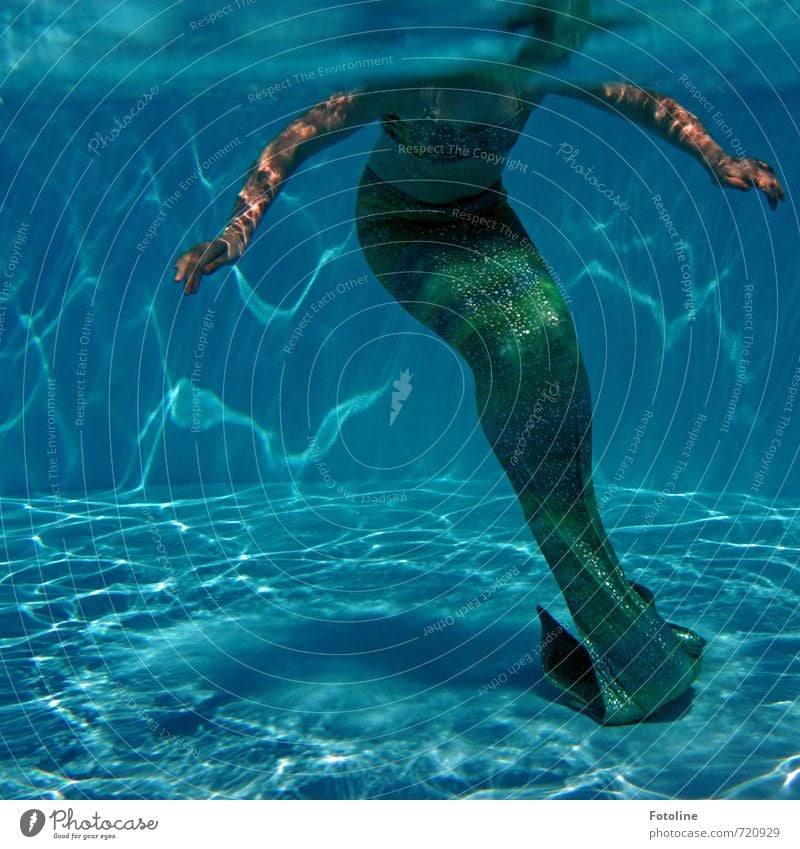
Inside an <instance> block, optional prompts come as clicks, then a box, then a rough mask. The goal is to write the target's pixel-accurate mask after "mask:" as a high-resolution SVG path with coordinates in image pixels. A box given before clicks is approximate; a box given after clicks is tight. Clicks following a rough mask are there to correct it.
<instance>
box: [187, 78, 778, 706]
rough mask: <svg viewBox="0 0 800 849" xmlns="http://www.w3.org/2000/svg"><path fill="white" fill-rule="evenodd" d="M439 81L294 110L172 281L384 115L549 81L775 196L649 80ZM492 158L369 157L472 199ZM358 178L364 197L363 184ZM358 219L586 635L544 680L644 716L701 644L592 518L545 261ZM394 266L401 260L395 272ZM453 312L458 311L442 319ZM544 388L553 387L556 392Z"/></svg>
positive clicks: (740, 183) (235, 245)
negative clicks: (471, 400)
mask: <svg viewBox="0 0 800 849" xmlns="http://www.w3.org/2000/svg"><path fill="white" fill-rule="evenodd" d="M451 82H452V84H448V85H447V86H446V87H444V86H422V87H414V88H411V87H410V88H404V89H396V90H391V91H364V92H360V93H357V92H350V93H344V94H336V95H334V96H332V97H331V98H329V99H328V100H326V101H324V102H322V103H320V104H317V105H316V106H315V107H313V108H312V109H310V110H309V111H307V112H306V113H304V114H303V115H301V116H300V117H298V118H296V119H295V120H294V121H292V122H291V123H290V124H289V125H288V126H287V127H286V128H285V129H284V130H283V132H281V133H280V134H279V135H278V136H277V137H276V138H275V139H274V140H273V141H272V142H271V143H270V144H269V145H268V146H267V147H266V148H265V149H264V151H263V152H262V154H261V156H260V157H259V159H258V160H257V162H256V163H255V165H254V166H253V168H252V170H251V171H250V174H249V176H248V179H247V181H246V183H245V185H244V187H243V188H242V190H241V192H240V193H239V197H238V198H237V201H236V204H235V206H234V211H233V215H232V217H231V219H230V221H229V223H228V224H227V226H226V227H225V228H224V230H223V231H222V233H220V235H219V236H218V237H217V238H216V239H213V240H211V241H209V242H201V243H199V244H197V245H195V246H194V247H192V248H191V249H190V250H188V251H187V252H186V253H184V254H183V255H181V256H180V257H179V258H178V260H177V262H176V263H175V268H176V270H177V273H176V276H175V280H176V281H177V282H180V283H183V288H184V294H186V295H191V294H194V293H195V292H197V290H198V287H199V285H200V283H201V281H202V278H203V276H204V275H207V274H212V273H213V272H214V271H216V270H218V269H219V268H221V267H222V266H223V265H227V264H230V263H233V262H236V260H238V259H239V258H240V257H241V255H242V253H243V252H244V250H245V248H246V247H247V244H248V243H249V241H250V239H251V238H252V235H253V233H254V231H255V229H256V227H257V226H258V224H259V222H260V221H261V219H262V218H263V216H264V214H265V212H266V210H267V209H268V208H269V206H270V205H271V204H272V202H273V201H274V199H275V197H276V196H277V194H278V193H279V192H280V190H281V188H282V186H283V185H284V184H285V182H286V181H287V180H288V179H289V177H290V176H291V174H292V173H293V172H294V170H295V169H296V168H297V167H298V166H299V165H300V164H302V162H303V161H305V159H307V158H308V157H309V156H310V155H312V154H313V153H315V152H317V151H319V150H321V149H324V148H325V147H327V146H329V145H332V144H335V143H336V142H337V141H339V140H341V139H342V138H345V137H346V136H348V135H350V134H351V133H353V132H355V131H356V130H358V129H359V128H360V127H363V126H365V125H367V124H369V123H370V122H372V121H373V120H376V119H378V118H384V117H387V118H391V120H399V121H400V122H401V123H402V122H403V121H414V120H433V121H447V122H449V123H450V124H451V125H458V124H460V122H464V123H466V124H471V125H477V126H478V128H480V127H487V126H495V125H498V124H502V122H504V121H507V119H509V117H510V116H514V115H516V114H517V113H518V112H521V113H522V115H521V116H520V117H524V116H525V115H527V114H529V113H530V111H531V110H533V109H534V108H535V107H536V105H537V104H539V103H540V102H541V101H542V99H543V98H544V97H545V96H547V94H558V95H561V96H567V97H573V98H578V99H580V100H582V101H584V102H586V103H589V104H591V105H593V106H596V107H598V108H601V109H604V110H610V111H611V112H612V113H614V114H618V115H621V116H622V117H625V118H627V119H629V120H632V121H634V122H635V123H637V124H639V125H641V126H643V127H646V128H647V129H648V130H650V131H652V132H653V133H654V134H656V135H657V136H659V137H661V138H663V139H665V140H667V141H669V142H670V143H672V144H674V145H676V146H677V147H679V148H680V149H681V150H684V151H686V152H687V153H689V154H691V155H692V156H694V157H695V158H696V159H697V160H698V161H699V162H700V163H701V164H702V165H703V166H704V167H705V168H706V169H707V170H708V171H709V173H710V174H711V176H712V178H713V179H714V180H715V181H716V182H718V183H719V184H720V185H721V186H725V187H731V188H735V189H739V190H741V191H748V190H749V189H751V188H757V189H758V190H760V191H762V192H763V193H764V194H765V196H766V197H767V200H768V202H769V204H770V206H771V207H772V208H773V209H774V208H775V207H776V206H777V205H778V203H779V201H781V200H783V199H784V192H783V189H782V187H781V185H780V183H779V182H778V179H777V177H776V176H775V174H774V172H773V171H772V169H771V168H770V167H769V165H767V164H766V163H764V162H761V161H760V160H757V159H742V158H735V157H732V156H730V155H728V154H727V153H725V151H724V150H723V149H722V148H721V147H720V146H719V145H718V144H717V143H716V142H715V141H714V139H713V138H712V137H711V136H710V134H709V133H708V131H707V130H706V129H705V128H704V127H703V125H702V124H701V122H700V121H699V120H698V119H697V117H696V116H694V115H692V114H691V113H690V112H688V111H687V110H686V109H685V108H684V107H682V106H681V105H680V104H678V103H677V102H676V101H674V100H672V99H671V98H669V97H666V96H663V95H660V94H657V93H655V92H651V91H646V90H644V89H641V88H638V87H636V86H631V85H626V84H619V83H608V84H604V85H602V86H599V87H597V88H594V89H591V90H589V91H586V90H578V89H566V88H564V89H559V90H558V91H557V92H541V91H523V92H518V91H515V89H514V88H513V87H512V86H510V85H508V84H504V83H502V82H498V83H496V84H487V82H486V81H485V80H460V81H451ZM456 82H457V84H456ZM503 162H504V160H503V159H502V158H499V160H498V161H495V162H489V161H488V160H487V159H480V158H474V157H469V158H464V159H460V160H458V161H454V162H444V163H441V162H434V161H431V160H426V159H424V158H420V157H419V156H417V155H414V154H411V153H408V152H404V151H402V150H400V149H399V146H398V145H390V144H387V142H386V140H385V139H383V140H381V141H379V143H378V144H377V145H376V147H375V149H374V150H373V152H372V155H371V157H370V160H369V167H370V169H371V170H372V172H374V174H375V175H377V177H378V178H379V180H380V181H381V185H386V184H388V185H393V184H394V185H397V186H398V187H399V188H401V189H402V191H403V192H405V193H406V195H407V196H408V195H411V196H412V197H414V198H416V199H418V200H420V201H423V202H426V203H429V204H432V205H434V204H449V203H452V202H455V201H457V200H460V199H463V200H464V203H465V204H468V203H469V202H470V200H471V199H478V200H477V201H476V202H478V203H482V202H484V201H482V200H480V199H481V198H484V197H485V196H486V195H489V196H490V198H491V197H492V196H493V193H491V192H486V190H487V189H489V188H490V187H493V186H495V184H496V183H497V182H498V180H499V178H500V175H501V173H502V171H503ZM371 185H373V186H374V183H372V184H371ZM362 190H363V191H362V193H363V194H364V195H365V196H366V195H369V191H370V189H369V187H368V186H367V187H362ZM494 194H497V193H494ZM367 200H368V198H367ZM491 211H492V214H494V215H496V216H498V217H500V218H501V219H502V220H503V223H504V224H505V226H506V228H507V230H506V232H516V233H517V236H518V239H516V240H515V243H516V244H524V243H526V242H528V243H529V244H530V242H529V241H528V239H527V236H526V234H525V231H524V229H523V227H522V224H521V222H520V221H519V220H518V218H517V217H516V216H515V215H514V214H513V211H512V210H511V208H510V207H509V206H508V205H507V204H505V202H504V201H503V202H500V201H497V203H495V204H494V206H492V207H491ZM358 223H359V238H360V239H361V242H362V247H363V248H364V252H365V256H366V257H367V260H368V262H369V263H370V266H371V268H372V270H373V272H374V273H375V276H376V277H377V278H378V279H379V280H380V282H381V284H382V285H384V287H385V288H387V290H388V291H389V292H390V293H391V294H392V295H393V296H394V297H395V299H396V300H397V301H398V302H399V303H400V304H402V306H403V307H404V308H405V309H406V310H407V311H408V312H409V313H410V314H411V315H412V316H413V317H414V318H416V319H417V320H419V321H420V322H421V323H423V324H424V325H426V326H427V327H429V328H431V329H433V330H434V331H435V332H436V333H438V334H439V335H440V336H442V338H443V339H445V341H447V342H448V343H449V344H451V345H452V347H453V348H455V349H456V350H457V351H459V353H461V354H462V356H463V357H464V358H465V360H466V361H467V363H468V365H469V366H470V368H472V370H473V373H474V374H475V377H476V390H477V394H478V401H479V404H478V408H479V410H481V411H482V413H481V426H482V428H483V430H484V432H485V433H486V435H487V438H488V439H489V443H490V445H491V446H492V449H493V451H494V452H495V454H496V456H497V457H498V459H499V461H500V462H501V464H502V465H503V467H504V469H505V471H506V474H507V475H508V476H509V479H510V480H511V482H512V484H513V485H514V487H515V490H516V491H517V495H518V498H519V503H520V506H521V508H522V511H523V514H524V516H525V520H526V523H527V524H528V526H529V527H530V528H531V531H532V532H533V534H534V536H535V537H536V540H537V542H538V543H539V546H540V548H541V550H542V551H543V553H544V556H545V559H546V560H547V563H548V565H549V566H550V568H551V570H552V572H553V574H554V576H555V578H556V580H557V581H558V583H559V585H560V586H561V589H562V592H563V593H564V597H565V599H566V601H567V604H568V606H569V609H570V613H571V615H572V618H573V621H574V622H575V624H576V626H577V628H578V630H579V632H580V634H581V636H582V637H583V641H584V643H583V645H581V644H580V643H579V642H578V641H576V640H575V639H574V638H573V637H570V636H569V635H567V634H566V633H565V632H563V630H561V629H560V627H559V628H558V629H557V631H556V632H555V633H557V634H558V635H560V636H558V637H557V638H556V640H555V641H554V642H553V643H552V646H551V648H550V649H549V650H548V651H547V652H545V651H544V650H543V653H542V659H543V665H544V666H545V671H546V673H549V674H548V677H549V679H550V680H551V681H553V682H554V683H555V684H556V686H558V687H559V688H560V689H562V690H564V691H565V692H567V693H571V694H572V695H573V696H574V698H575V700H576V701H577V702H578V703H579V704H582V705H584V706H588V705H593V708H592V713H593V715H594V716H595V718H600V719H601V721H604V722H609V723H627V722H634V721H638V720H639V719H641V718H643V717H645V716H649V715H650V714H652V713H653V712H654V711H655V710H657V709H658V708H659V707H660V706H661V705H663V704H664V703H665V702H667V701H669V700H670V699H672V698H674V697H676V696H678V695H680V694H681V693H683V692H685V691H686V690H687V689H688V687H689V686H690V685H691V683H692V681H693V680H694V679H695V677H696V675H697V672H698V669H699V659H700V654H701V651H702V644H703V640H702V639H701V638H700V637H698V636H697V635H695V634H693V633H692V632H691V631H689V630H688V629H683V628H679V627H678V626H670V625H668V624H667V623H666V622H664V620H663V619H661V617H660V616H659V615H658V614H657V613H656V610H655V606H654V604H653V602H652V597H651V595H650V594H649V593H648V591H647V590H644V589H643V588H640V587H637V586H636V585H633V584H631V582H630V581H629V580H628V579H627V578H626V576H625V574H624V572H623V570H622V568H621V565H620V563H619V560H618V559H617V557H616V554H615V553H614V551H613V548H612V547H611V544H610V542H609V540H608V537H607V534H606V532H605V530H604V528H603V526H602V522H601V519H600V515H599V513H598V510H597V505H596V502H595V497H594V491H593V488H592V483H591V399H590V393H589V386H588V378H587V376H586V371H585V368H584V365H583V362H582V359H581V356H580V351H579V349H578V344H577V337H576V335H575V332H574V326H573V324H572V319H571V316H570V315H569V311H568V309H567V307H566V305H565V304H564V303H563V301H562V300H561V298H560V295H559V294H558V291H557V289H556V287H555V285H554V284H552V281H550V280H549V279H548V277H547V272H546V270H545V269H544V267H543V266H542V265H541V263H540V258H539V259H537V258H536V256H535V255H534V253H532V252H530V251H528V252H519V251H516V252H515V251H514V250H509V249H508V245H510V244H511V242H510V241H509V240H505V243H504V242H503V240H501V241H500V243H498V242H497V240H496V239H494V238H493V237H492V236H491V235H490V232H489V231H487V230H486V228H482V229H481V228H478V229H474V228H473V229H472V230H470V228H469V227H468V226H466V225H464V226H461V225H452V224H450V223H439V224H436V223H435V222H434V223H432V224H431V227H430V229H429V230H428V231H425V234H426V235H424V236H421V237H417V236H415V235H412V236H410V237H409V236H408V231H407V227H408V223H407V222H405V223H403V222H397V221H395V220H394V219H393V218H392V214H391V212H389V213H382V212H370V213H367V214H364V215H361V216H360V217H359V222H358ZM415 226H417V225H415ZM425 226H426V227H427V224H426V225H425ZM437 227H438V228H439V229H436V228H437ZM393 228H396V229H395V230H393ZM423 229H424V228H423ZM423 229H420V228H419V227H417V229H415V230H414V233H423ZM428 233H429V234H430V238H428V237H427V234H428ZM475 251H477V252H478V254H479V255H480V257H481V259H482V260H483V261H484V262H485V263H486V265H485V266H484V267H485V268H486V273H485V275H483V276H482V275H481V272H480V271H478V272H477V273H476V264H475ZM399 252H405V253H403V256H402V258H401V259H402V261H401V262H399V263H395V262H394V259H393V258H392V256H393V255H394V254H398V253H399ZM395 259H396V257H395ZM396 268H401V269H402V273H401V274H395V270H396ZM404 287H406V288H404ZM407 287H411V288H410V289H409V288H407ZM490 290H491V291H490ZM487 293H488V294H487ZM487 299H488V300H487ZM506 307H507V310H506ZM470 310H472V312H470ZM504 310H506V311H505V312H504ZM457 313H460V314H461V315H462V316H463V317H464V318H465V319H468V320H465V321H463V322H461V323H459V322H454V321H450V320H447V319H448V317H450V316H452V315H454V314H457ZM443 318H444V320H443ZM514 328H516V331H515V330H514ZM473 331H475V333H473ZM514 332H517V333H519V335H518V336H514ZM476 335H477V337H479V338H480V344H477V343H475V339H474V337H475V336H476ZM487 352H488V356H489V362H488V363H487V362H486V354H487ZM509 352H511V353H512V354H513V356H512V357H511V358H510V359H509ZM515 369H516V371H515ZM492 375H511V378H510V379H509V380H507V381H506V382H505V383H504V382H503V381H502V380H491V379H489V378H491V376H492ZM487 376H488V377H487ZM554 381H555V382H554ZM506 384H508V385H506ZM512 384H513V385H512ZM548 386H549V387H550V389H549V390H548V388H547V387H548ZM553 386H558V387H560V388H559V391H558V392H556V393H555V395H553V394H552V392H553V390H552V387H553ZM512 390H513V391H512ZM548 391H550V392H551V396H550V401H549V403H548V406H547V409H548V414H547V416H549V419H548V420H545V418H547V417H543V418H539V417H538V416H537V419H536V422H537V423H536V427H537V428H538V430H537V439H529V440H527V441H526V448H525V456H524V459H523V462H518V461H517V460H516V459H515V458H514V454H515V453H518V452H515V450H514V446H515V445H519V444H520V443H519V441H515V440H516V437H517V436H518V435H519V433H527V431H526V430H524V427H525V424H526V423H525V420H524V419H525V416H526V415H528V414H529V413H530V410H531V409H534V410H535V409H536V407H535V400H534V399H536V398H537V397H547V396H546V393H547V392H548ZM514 392H517V393H519V392H522V393H523V394H524V396H525V397H524V399H523V400H524V403H523V404H520V403H518V401H519V399H517V401H516V402H515V399H514V397H512V396H514ZM542 393H544V395H542ZM548 622H549V620H547V619H545V618H543V623H548ZM546 627H548V628H549V627H551V625H550V624H547V625H546ZM584 646H585V647H586V648H584Z"/></svg>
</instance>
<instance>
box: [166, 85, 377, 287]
mask: <svg viewBox="0 0 800 849" xmlns="http://www.w3.org/2000/svg"><path fill="white" fill-rule="evenodd" d="M385 99H386V98H385V97H384V96H382V95H381V94H379V93H366V92H347V93H340V94H335V95H333V96H331V97H329V98H328V99H327V100H324V101H322V102H321V103H318V104H317V105H316V106H314V107H312V108H311V109H309V110H308V111H307V112H305V113H304V114H303V115H301V116H300V117H299V118H296V119H295V120H294V121H292V122H291V123H290V124H289V125H288V126H287V127H286V128H285V129H284V130H283V131H282V132H281V133H279V134H278V135H277V136H276V137H275V139H273V141H271V142H270V143H269V144H268V145H267V146H266V147H265V148H264V150H263V151H262V152H261V155H260V156H259V157H258V159H257V160H256V162H255V164H254V165H253V167H252V169H251V170H250V173H249V175H248V177H247V181H246V182H245V184H244V186H243V187H242V190H241V191H240V192H239V196H238V197H237V198H236V203H235V204H234V207H233V213H232V215H231V219H230V221H229V222H228V224H227V225H226V226H225V228H224V229H223V231H222V232H221V233H220V234H219V236H218V237H217V238H216V239H213V240H211V241H210V242H199V243H198V244H197V245H195V246H194V247H192V248H190V249H189V250H188V251H187V252H186V253H184V254H182V255H181V256H180V257H178V259H177V261H176V262H175V269H176V270H177V274H176V275H175V280H176V281H182V280H184V278H185V283H184V287H183V292H184V294H185V295H193V294H194V293H195V292H196V291H197V290H198V288H199V286H200V281H201V279H202V276H203V275H204V274H213V273H214V272H215V271H216V270H217V269H218V268H221V267H222V266H223V265H229V264H231V263H234V262H236V260H238V259H239V257H240V256H241V255H242V254H243V253H244V249H245V248H246V247H247V244H248V242H249V241H250V238H251V236H252V235H253V232H254V231H255V229H256V227H258V224H259V222H260V221H261V219H262V218H263V217H264V213H265V212H266V211H267V209H268V208H269V206H270V204H271V203H272V202H273V201H274V200H275V197H276V196H277V194H278V192H279V191H280V189H281V187H282V185H283V184H284V182H285V181H286V180H287V179H288V177H289V176H290V175H291V174H292V172H293V171H294V170H295V169H296V168H297V167H298V166H299V165H301V164H302V163H303V162H304V161H305V160H306V159H307V158H308V157H309V156H311V155H312V154H314V153H316V152H317V151H319V150H321V149H323V148H325V147H328V146H329V145H332V144H335V143H336V142H338V141H341V140H342V139H343V138H346V137H347V136H349V135H350V134H351V133H353V132H355V131H356V130H357V129H359V127H362V126H364V125H365V124H368V123H370V122H371V121H372V120H374V119H375V118H377V117H378V115H380V114H381V113H382V111H383V109H384V107H385V104H384V103H383V101H384V100H385Z"/></svg>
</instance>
